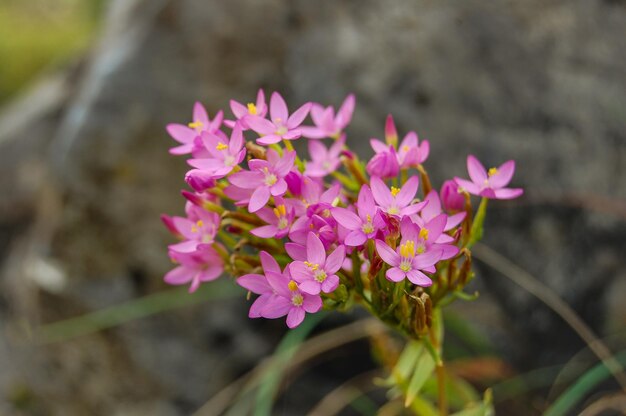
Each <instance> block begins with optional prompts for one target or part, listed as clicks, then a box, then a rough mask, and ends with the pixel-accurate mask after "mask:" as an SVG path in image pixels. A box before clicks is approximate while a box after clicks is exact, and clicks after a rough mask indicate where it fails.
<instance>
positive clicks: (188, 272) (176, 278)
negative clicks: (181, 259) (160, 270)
mask: <svg viewBox="0 0 626 416" xmlns="http://www.w3.org/2000/svg"><path fill="white" fill-rule="evenodd" d="M195 273H196V271H195V270H194V269H191V268H189V267H185V266H178V267H176V268H175V269H173V270H170V271H169V272H167V274H166V275H165V276H164V277H163V280H164V281H165V283H168V284H170V285H184V284H185V283H187V282H189V281H190V280H191V279H192V278H193V275H194V274H195Z"/></svg>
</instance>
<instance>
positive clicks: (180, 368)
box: [0, 0, 626, 415]
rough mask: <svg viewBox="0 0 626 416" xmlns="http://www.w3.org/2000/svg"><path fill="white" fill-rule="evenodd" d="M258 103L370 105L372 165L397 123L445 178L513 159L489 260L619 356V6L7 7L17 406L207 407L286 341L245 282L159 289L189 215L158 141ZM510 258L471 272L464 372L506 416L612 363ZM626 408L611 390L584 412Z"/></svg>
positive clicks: (8, 246)
mask: <svg viewBox="0 0 626 416" xmlns="http://www.w3.org/2000/svg"><path fill="white" fill-rule="evenodd" d="M259 87H263V88H265V89H266V91H271V90H278V91H280V92H282V93H283V94H284V95H285V97H286V98H287V101H288V103H290V105H291V106H292V107H295V106H297V105H300V104H301V103H303V102H304V101H308V100H314V101H319V102H322V103H326V104H334V105H338V104H340V102H341V101H342V99H343V97H345V95H347V94H348V93H349V92H354V93H355V94H356V97H357V109H356V113H355V117H354V122H353V125H352V126H351V127H350V129H349V131H348V133H349V135H348V137H349V144H350V145H351V146H354V147H355V148H357V149H358V150H359V151H360V152H362V153H363V155H369V154H370V153H371V151H370V150H369V149H368V144H367V140H368V139H369V138H370V137H372V136H381V135H382V129H383V123H384V118H385V116H386V115H387V113H392V114H393V115H394V117H395V118H396V120H397V123H398V126H399V128H400V130H401V132H406V131H407V130H416V131H417V132H418V133H419V135H420V137H421V138H425V139H428V140H429V141H430V143H431V156H430V160H429V161H428V162H427V168H428V169H429V172H431V174H432V175H433V177H434V179H435V182H436V183H439V184H440V183H441V181H442V180H443V179H445V178H448V177H452V176H454V175H459V176H463V175H465V156H466V154H468V153H473V154H475V155H477V156H478V157H479V159H481V160H483V161H485V162H486V164H488V165H497V164H499V163H501V162H503V161H504V160H507V159H509V158H514V159H516V160H517V162H518V165H517V166H518V171H517V173H516V177H515V179H514V184H515V185H519V186H523V187H525V188H526V190H527V193H526V195H525V196H524V197H523V198H522V199H520V200H517V201H513V202H502V203H498V204H495V203H494V204H492V210H491V211H490V214H489V216H488V220H487V224H486V227H487V228H486V237H485V240H484V242H485V245H487V246H488V247H491V248H492V249H495V250H496V251H497V252H498V253H499V254H501V255H503V256H505V257H506V258H508V259H509V260H510V261H512V262H513V263H514V264H517V265H518V266H520V267H521V268H522V269H523V270H525V271H527V272H528V273H530V274H531V275H532V276H534V278H536V279H537V280H538V281H540V282H541V283H542V284H544V285H546V287H548V288H550V289H551V290H552V291H554V292H555V293H556V294H557V295H558V296H559V297H560V298H561V299H562V300H564V301H565V302H567V303H568V304H569V305H570V306H571V307H572V308H573V309H574V310H575V312H576V313H577V315H578V316H579V317H580V318H581V319H582V320H583V321H584V322H586V324H587V325H589V327H591V328H592V330H593V331H594V332H595V333H596V334H597V335H598V336H599V337H601V338H602V339H603V340H604V342H605V343H606V345H607V346H608V347H609V348H610V349H611V351H613V352H614V353H617V352H619V351H622V350H623V349H624V348H625V347H626V343H625V342H624V329H625V328H626V306H625V303H624V298H625V297H626V260H625V258H624V254H626V237H624V236H625V235H626V222H625V221H626V129H625V122H626V3H625V2H624V1H621V0H603V1H600V0H595V1H586V0H580V1H565V0H562V1H560V0H554V1H538V0H529V1H524V2H489V1H477V0H469V1H464V2H459V1H454V0H449V1H438V2H433V1H427V0H420V1H414V0H393V1H385V2H380V1H374V0H365V1H363V0H350V1H348V0H346V1H336V0H334V1H331V0H320V1H306V0H297V1H290V2H288V1H279V0H273V1H264V2H260V1H254V0H229V1H202V0H179V1H177V0H109V1H106V0H89V1H88V0H2V2H1V3H0V326H1V327H2V331H0V413H2V414H28V415H30V414H37V415H38V414H59V415H85V414H90V415H91V414H94V415H97V414H103V415H105V414H106V415H144V414H145V415H179V414H180V415H182V414H190V413H192V412H193V411H194V410H196V409H198V408H200V407H201V406H202V405H203V404H204V403H205V402H207V401H208V400H209V399H210V398H211V397H214V395H215V394H216V392H218V391H220V390H221V389H222V388H224V387H225V386H226V385H228V383H230V382H232V381H233V380H234V379H236V377H237V376H239V375H241V374H243V373H245V372H246V371H248V370H250V369H251V368H252V367H254V366H255V365H256V363H258V362H259V360H261V359H262V357H264V356H267V355H268V354H270V353H271V352H272V351H273V349H274V347H275V345H276V343H277V341H278V340H279V339H280V336H281V334H282V333H283V327H284V326H283V323H282V322H257V321H249V320H248V319H247V318H246V315H247V313H246V308H247V304H246V302H245V300H244V296H245V294H243V293H242V292H240V291H237V290H236V289H233V286H232V285H229V284H228V283H227V282H224V283H225V284H216V285H215V286H210V285H207V288H205V290H203V291H202V292H201V293H200V294H199V295H198V296H195V297H189V296H187V295H185V294H184V291H182V292H181V291H178V292H171V291H169V292H165V291H167V290H168V289H169V288H167V287H166V285H165V284H164V283H163V282H162V280H161V279H162V275H163V273H164V272H165V271H167V270H168V268H169V267H170V264H169V262H168V259H167V256H166V245H167V244H168V243H169V242H171V241H172V240H171V238H170V237H169V236H168V235H167V233H166V232H165V230H164V229H163V227H162V226H161V224H160V221H159V214H160V213H162V212H167V213H171V214H177V213H181V212H182V207H183V199H182V198H181V197H180V196H179V190H180V188H181V187H183V185H184V182H183V174H184V172H185V170H186V166H185V163H184V162H183V160H182V159H177V158H174V157H171V156H169V155H168V153H167V149H168V147H170V146H171V145H172V142H171V139H170V138H169V137H168V136H167V135H166V133H165V130H164V125H165V124H166V123H168V122H171V121H178V122H185V121H187V120H188V119H189V118H190V115H191V107H192V105H193V102H194V101H195V100H200V101H202V102H203V103H204V104H205V105H206V106H207V108H208V109H209V112H210V113H211V114H214V113H215V112H216V111H218V110H219V109H222V108H227V105H228V100H229V99H230V98H235V99H238V100H240V101H244V102H247V101H250V100H251V99H252V98H253V97H254V94H255V93H256V91H257V89H258V88H259ZM477 254H479V253H477ZM493 266H494V265H493V264H492V263H490V261H489V258H488V257H486V258H483V260H482V261H481V258H480V255H478V256H477V261H476V271H477V279H476V282H475V283H474V286H473V289H475V290H478V291H479V292H480V293H481V296H480V298H479V300H478V301H476V302H473V303H464V304H459V305H457V306H455V307H454V308H453V310H452V311H451V312H450V314H449V315H448V317H447V322H448V324H449V325H448V328H450V332H449V334H448V339H449V341H450V350H449V351H448V356H449V358H450V360H457V361H458V363H463V362H464V363H465V367H463V368H464V369H465V371H466V373H467V376H468V377H469V378H470V379H472V381H474V382H475V383H476V384H477V386H479V387H480V388H485V387H487V386H494V397H495V402H496V405H497V409H498V413H499V414H510V415H516V414H520V415H525V414H539V413H541V412H542V411H544V410H545V409H546V408H547V407H548V406H549V405H550V404H551V403H553V402H554V401H555V400H556V399H557V398H558V397H559V396H560V395H561V394H562V393H563V392H564V391H566V389H567V388H568V387H571V386H572V385H573V383H574V382H575V380H577V379H578V378H579V377H581V375H582V374H584V373H585V372H586V371H587V370H589V369H590V368H591V367H593V366H594V365H596V364H597V363H598V359H597V357H596V356H595V355H594V354H592V353H591V352H590V350H589V347H588V346H587V345H586V343H585V342H584V341H583V340H581V338H580V337H579V336H578V335H577V334H576V333H575V331H574V330H573V329H572V327H571V326H570V325H568V324H566V323H565V322H564V321H563V320H562V319H561V317H559V316H558V315H557V314H555V313H554V312H553V311H552V310H551V309H550V308H549V307H548V306H546V305H545V304H544V303H542V302H541V301H539V300H538V299H537V297H536V296H534V295H533V294H532V293H530V292H529V290H528V287H526V288H524V287H520V286H519V285H517V284H515V283H513V282H512V281H511V276H510V275H507V273H501V271H498V270H496V269H494V267H493ZM163 293H166V295H163ZM172 293H173V294H172ZM155 294H156V295H155ZM145 296H148V298H145ZM138 299H139V300H138ZM128 302H130V303H128ZM120 305H122V306H120ZM552 306H554V305H552ZM106 308H109V309H106ZM102 310H104V311H105V312H104V313H103V312H99V314H98V312H97V311H102ZM94 312H95V313H96V314H95V315H94V314H93V313H94ZM79 316H86V317H87V318H85V319H82V320H80V319H79V320H75V321H69V322H65V323H64V324H60V325H56V326H43V327H42V325H46V324H51V323H53V322H57V321H63V320H65V319H68V318H73V317H79ZM359 316H360V315H359V313H358V312H357V313H355V314H353V315H350V316H347V317H338V316H331V317H327V318H325V320H324V321H323V323H322V328H329V327H334V326H337V325H340V324H342V323H346V322H348V321H350V320H352V319H357V318H358V317H359ZM468 328H470V329H468ZM367 351H368V349H367V343H366V342H361V343H351V344H349V345H348V346H347V347H344V348H343V349H338V350H334V351H333V352H332V353H329V354H330V355H328V356H327V358H325V359H324V360H321V361H324V362H322V363H319V362H318V363H317V364H315V363H313V364H309V365H308V366H305V367H304V368H301V369H300V371H299V372H298V373H297V374H295V375H291V376H290V378H289V383H287V385H286V390H285V392H284V394H283V395H282V398H281V402H280V403H279V406H277V407H276V408H275V413H276V414H304V413H306V412H307V411H308V410H309V409H310V408H312V406H313V405H314V404H315V403H316V402H318V401H319V400H320V399H321V398H322V397H324V395H325V393H327V392H328V391H329V390H331V389H332V388H334V387H336V386H337V385H339V384H341V383H342V382H345V381H346V380H348V379H350V378H351V377H352V376H354V375H355V374H357V373H359V372H361V371H365V370H367V369H370V368H372V365H373V364H372V362H371V361H370V359H369V358H368V352H367ZM459 359H463V360H465V361H459ZM459 365H460V364H459ZM617 392H619V387H618V385H617V384H616V383H614V382H613V381H611V378H607V379H606V380H605V381H604V382H601V383H600V382H596V383H593V385H591V387H590V390H589V391H588V392H583V393H581V394H580V395H579V396H580V400H579V401H578V403H577V407H575V409H578V410H580V409H582V408H584V407H585V406H587V405H589V404H591V403H593V402H595V401H597V400H604V399H606V398H607V397H610V398H612V399H615V400H617V402H619V401H620V400H621V403H622V406H623V398H621V396H615V395H614V394H615V393H617ZM371 400H374V401H373V402H372V401H371ZM375 401H376V397H375V396H374V397H373V398H372V399H370V402H367V403H365V404H364V403H363V402H361V403H360V405H356V404H354V403H353V405H352V407H349V408H348V410H347V413H345V414H360V413H364V414H371V412H373V410H372V408H373V406H374V404H375ZM367 405H369V407H368V406H367ZM572 411H573V410H572ZM368 412H369V413H368ZM607 414H610V413H607Z"/></svg>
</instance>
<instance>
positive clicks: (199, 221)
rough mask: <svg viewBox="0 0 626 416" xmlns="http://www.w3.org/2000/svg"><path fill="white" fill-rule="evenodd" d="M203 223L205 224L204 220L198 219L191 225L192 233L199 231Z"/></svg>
mask: <svg viewBox="0 0 626 416" xmlns="http://www.w3.org/2000/svg"><path fill="white" fill-rule="evenodd" d="M203 225H204V223H203V222H202V220H198V222H197V223H195V224H194V225H192V226H191V232H192V233H197V232H198V230H199V229H200V228H202V226H203Z"/></svg>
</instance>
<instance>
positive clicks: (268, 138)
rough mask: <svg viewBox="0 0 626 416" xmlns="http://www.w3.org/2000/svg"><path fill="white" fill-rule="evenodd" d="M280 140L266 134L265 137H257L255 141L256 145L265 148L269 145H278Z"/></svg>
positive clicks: (276, 136) (275, 136) (278, 137)
mask: <svg viewBox="0 0 626 416" xmlns="http://www.w3.org/2000/svg"><path fill="white" fill-rule="evenodd" d="M281 140H282V138H281V137H280V136H278V135H276V134H268V135H267V136H263V137H259V138H258V139H256V142H257V143H258V144H262V145H264V146H267V145H270V144H276V143H280V141H281Z"/></svg>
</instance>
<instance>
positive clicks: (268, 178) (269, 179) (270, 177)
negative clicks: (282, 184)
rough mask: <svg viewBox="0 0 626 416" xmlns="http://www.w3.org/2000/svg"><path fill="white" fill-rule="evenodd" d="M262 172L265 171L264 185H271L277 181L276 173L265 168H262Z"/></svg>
mask: <svg viewBox="0 0 626 416" xmlns="http://www.w3.org/2000/svg"><path fill="white" fill-rule="evenodd" d="M263 172H264V173H265V185H267V186H272V185H274V184H275V183H276V182H277V181H278V178H277V177H276V175H274V174H273V173H271V172H270V171H269V170H268V169H267V168H263Z"/></svg>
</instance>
